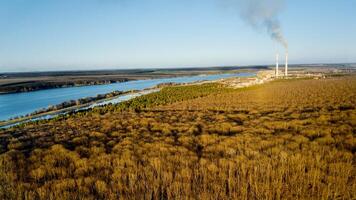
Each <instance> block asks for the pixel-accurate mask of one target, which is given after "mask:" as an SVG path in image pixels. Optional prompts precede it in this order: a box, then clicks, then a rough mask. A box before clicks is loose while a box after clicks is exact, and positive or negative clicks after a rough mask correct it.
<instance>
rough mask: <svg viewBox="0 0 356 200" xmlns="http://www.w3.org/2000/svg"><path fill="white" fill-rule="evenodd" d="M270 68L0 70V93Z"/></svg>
mask: <svg viewBox="0 0 356 200" xmlns="http://www.w3.org/2000/svg"><path fill="white" fill-rule="evenodd" d="M266 68H267V67H262V66H261V67H244V68H241V67H219V68H217V67H207V68H187V69H142V70H102V71H67V72H28V73H26V72H25V73H3V74H1V73H0V94H1V93H16V92H29V91H35V90H42V89H51V88H61V87H73V86H84V85H99V84H110V83H116V82H125V81H130V80H142V79H153V78H170V77H176V76H192V75H199V74H216V73H227V72H229V73H234V72H237V71H246V70H247V71H249V70H256V69H266Z"/></svg>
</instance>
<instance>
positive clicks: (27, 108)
mask: <svg viewBox="0 0 356 200" xmlns="http://www.w3.org/2000/svg"><path fill="white" fill-rule="evenodd" d="M248 76H255V73H238V74H215V75H199V76H183V77H175V78H164V79H148V80H137V81H128V82H122V83H113V84H108V85H91V86H81V87H68V88H56V89H48V90H40V91H34V92H25V93H14V94H3V95H0V120H7V119H10V118H13V117H16V116H22V115H26V114H29V113H32V112H34V111H36V110H39V109H41V108H47V107H49V106H51V105H57V104H60V103H62V102H65V101H69V100H76V99H80V98H85V97H94V96H96V95H98V94H105V93H109V92H112V91H115V90H118V91H129V90H143V89H146V88H151V87H154V86H156V85H158V84H161V83H169V82H173V83H192V82H196V81H204V80H208V81H209V80H218V79H223V78H229V77H248Z"/></svg>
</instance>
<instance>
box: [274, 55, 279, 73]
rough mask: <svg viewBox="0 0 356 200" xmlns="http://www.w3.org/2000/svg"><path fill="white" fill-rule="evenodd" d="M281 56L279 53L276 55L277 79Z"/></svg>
mask: <svg viewBox="0 0 356 200" xmlns="http://www.w3.org/2000/svg"><path fill="white" fill-rule="evenodd" d="M278 62H279V54H278V53H277V54H276V72H275V75H276V77H278V65H279V63H278Z"/></svg>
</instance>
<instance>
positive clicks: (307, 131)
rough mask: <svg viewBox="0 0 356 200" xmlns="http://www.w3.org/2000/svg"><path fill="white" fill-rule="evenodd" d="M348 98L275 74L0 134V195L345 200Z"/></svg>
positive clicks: (339, 86) (343, 83) (351, 150)
mask: <svg viewBox="0 0 356 200" xmlns="http://www.w3.org/2000/svg"><path fill="white" fill-rule="evenodd" d="M174 94H179V93H174ZM355 95H356V78H354V77H348V78H334V79H327V80H300V81H282V82H273V83H270V84H266V85H264V86H260V87H256V88H252V89H240V90H234V91H231V90H227V91H226V92H222V93H221V92H217V93H214V92H211V94H210V95H208V96H205V97H200V98H199V99H192V100H185V101H181V102H178V103H173V104H169V105H161V106H152V107H146V106H144V107H145V109H138V110H137V109H136V110H121V109H120V110H119V111H115V108H114V107H112V108H110V109H108V110H111V111H106V112H104V113H102V112H99V113H98V112H95V111H93V112H88V113H86V114H85V116H84V117H83V116H80V115H74V116H71V117H69V118H66V119H61V120H52V121H49V122H43V123H39V124H38V125H31V124H30V125H26V126H25V127H22V128H12V129H8V130H4V131H2V132H1V133H0V136H1V137H0V141H1V147H2V149H1V152H3V153H2V154H1V155H0V198H1V199H354V198H356V182H355V177H356V171H355V163H354V162H355V160H356V159H355V150H356V145H355V142H356V141H355V137H354V136H355V127H356V126H355V124H356V121H355V120H356V108H355V107H356V104H355ZM156 96H157V95H156ZM140 101H144V99H141V100H140ZM135 106H137V104H135ZM139 107H140V106H139ZM105 109H107V108H105ZM105 109H104V110H105Z"/></svg>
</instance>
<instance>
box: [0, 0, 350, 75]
mask: <svg viewBox="0 0 356 200" xmlns="http://www.w3.org/2000/svg"><path fill="white" fill-rule="evenodd" d="M225 1H232V0H0V71H2V72H4V71H43V70H77V69H81V70H85V69H123V68H148V67H159V68H161V67H204V66H222V65H257V64H271V63H273V62H274V54H275V52H276V51H279V52H281V53H283V48H282V47H281V46H280V45H278V44H276V43H275V42H274V41H272V40H271V39H270V38H269V36H268V34H266V32H265V31H264V30H262V29H261V30H255V29H253V28H251V27H250V26H249V25H248V24H246V23H245V22H244V21H243V20H241V18H240V16H239V13H238V12H237V10H238V8H235V7H236V6H237V5H235V4H226V3H225ZM355 7H356V1H354V0H337V1H331V0H330V1H329V0H327V1H326V0H312V1H311V0H286V6H285V9H284V10H283V11H282V12H281V13H280V15H279V16H278V17H279V20H280V22H281V25H282V28H283V33H284V35H285V37H286V38H287V40H288V43H289V54H290V62H291V63H330V62H332V63H335V62H356V12H355V11H354V9H355Z"/></svg>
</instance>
